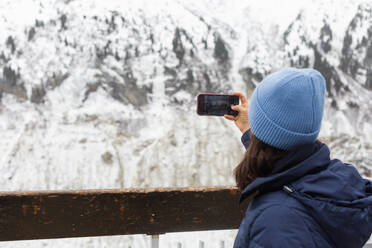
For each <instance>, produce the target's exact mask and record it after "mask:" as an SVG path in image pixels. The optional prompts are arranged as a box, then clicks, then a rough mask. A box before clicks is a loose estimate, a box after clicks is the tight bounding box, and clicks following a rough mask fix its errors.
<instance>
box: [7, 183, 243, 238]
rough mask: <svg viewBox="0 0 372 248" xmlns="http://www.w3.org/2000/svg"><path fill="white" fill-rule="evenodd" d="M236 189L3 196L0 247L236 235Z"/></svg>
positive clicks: (239, 208)
mask: <svg viewBox="0 0 372 248" xmlns="http://www.w3.org/2000/svg"><path fill="white" fill-rule="evenodd" d="M239 197H240V193H239V192H238V190H237V189H236V188H235V187H203V188H157V189H122V190H82V191H42V192H1V193H0V241H11V240H30V239H49V238H67V237H89V236H103V235H127V234H149V235H156V234H162V233H168V232H184V231H202V230H222V229H235V228H238V227H239V224H240V222H241V219H242V217H243V216H244V213H245V209H246V207H247V205H246V204H242V205H241V206H239Z"/></svg>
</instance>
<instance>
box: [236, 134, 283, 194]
mask: <svg viewBox="0 0 372 248" xmlns="http://www.w3.org/2000/svg"><path fill="white" fill-rule="evenodd" d="M250 137H251V142H250V144H249V147H248V149H247V150H246V152H245V154H244V157H243V159H242V161H241V162H240V163H239V164H238V165H237V166H236V168H235V169H234V175H235V180H236V184H237V186H238V188H239V189H240V190H243V189H244V188H245V187H246V186H247V185H248V184H250V183H251V182H252V181H253V180H254V179H256V178H257V177H264V176H268V175H270V174H271V173H272V170H273V168H274V167H273V163H274V162H275V161H277V160H278V159H280V158H282V157H284V155H286V154H287V151H285V150H280V149H278V148H275V147H272V146H270V145H267V144H265V143H264V142H262V141H261V140H259V139H258V138H257V137H256V136H254V135H253V134H252V132H250Z"/></svg>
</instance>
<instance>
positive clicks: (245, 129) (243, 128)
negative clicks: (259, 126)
mask: <svg viewBox="0 0 372 248" xmlns="http://www.w3.org/2000/svg"><path fill="white" fill-rule="evenodd" d="M249 129H250V127H249V126H246V127H242V128H240V131H241V132H242V133H243V134H244V133H245V132H247V131H248V130H249Z"/></svg>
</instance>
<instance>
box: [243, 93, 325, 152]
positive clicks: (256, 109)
mask: <svg viewBox="0 0 372 248" xmlns="http://www.w3.org/2000/svg"><path fill="white" fill-rule="evenodd" d="M249 123H250V127H251V130H252V133H253V134H254V135H255V136H256V137H257V138H258V139H259V140H261V141H263V142H264V143H266V144H268V145H271V146H273V147H276V148H279V149H283V150H288V149H289V148H290V147H292V146H295V145H301V144H307V143H312V142H314V141H315V140H316V138H317V137H318V134H319V131H320V129H319V130H317V131H315V132H313V133H297V132H293V131H290V130H287V129H285V128H283V127H280V126H278V125H277V124H275V123H274V122H273V121H272V120H270V119H269V118H268V117H267V115H266V114H265V112H264V111H263V110H262V108H261V107H260V104H259V102H258V96H257V91H255V92H254V94H253V95H252V101H251V106H250V108H249Z"/></svg>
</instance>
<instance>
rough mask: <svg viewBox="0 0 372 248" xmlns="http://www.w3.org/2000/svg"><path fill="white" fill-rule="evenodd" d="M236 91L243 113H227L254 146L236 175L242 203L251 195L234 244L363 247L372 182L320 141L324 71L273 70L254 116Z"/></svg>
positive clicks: (243, 247)
mask: <svg viewBox="0 0 372 248" xmlns="http://www.w3.org/2000/svg"><path fill="white" fill-rule="evenodd" d="M234 94H235V95H237V96H239V97H240V100H241V104H240V105H237V106H233V107H232V109H233V110H236V111H238V112H239V114H238V116H236V117H234V116H230V115H225V118H227V119H229V120H233V121H235V124H236V126H237V127H238V128H239V129H240V130H241V131H242V133H243V136H242V142H243V144H244V146H245V147H246V149H247V150H246V152H245V155H244V158H243V160H242V161H241V162H240V164H239V165H238V166H237V167H236V168H235V170H234V174H235V179H236V182H237V185H238V187H239V189H241V190H242V195H241V201H243V200H245V199H249V200H251V202H250V204H249V206H248V209H247V212H246V215H245V217H244V219H243V221H242V223H241V225H240V228H239V232H238V235H237V237H236V240H235V244H234V247H235V248H248V247H249V248H253V247H254V248H256V247H257V248H258V247H306V248H310V247H322V248H324V247H343V248H348V247H362V246H363V245H364V244H365V243H366V242H367V240H368V239H369V237H370V236H371V232H372V183H371V181H369V180H367V179H363V178H362V177H361V176H360V175H359V173H358V172H357V170H356V169H355V168H354V166H352V165H349V164H344V163H342V162H341V161H340V160H337V159H333V160H331V159H330V157H329V149H328V147H327V146H326V145H325V144H323V143H321V142H319V141H318V140H317V137H318V134H319V131H320V126H321V121H322V116H323V108H324V94H325V80H324V78H323V77H322V75H321V74H320V73H319V72H318V71H316V70H313V69H295V68H287V69H284V70H281V71H279V72H276V73H273V74H271V75H269V76H267V77H266V78H265V79H264V80H263V81H262V82H261V83H260V84H259V85H258V86H257V87H256V89H255V90H254V92H253V95H252V97H251V102H250V106H249V114H248V103H247V100H246V98H245V97H244V96H243V95H242V94H241V93H234ZM252 199H253V200H252Z"/></svg>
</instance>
